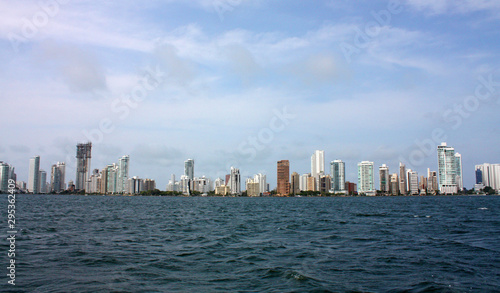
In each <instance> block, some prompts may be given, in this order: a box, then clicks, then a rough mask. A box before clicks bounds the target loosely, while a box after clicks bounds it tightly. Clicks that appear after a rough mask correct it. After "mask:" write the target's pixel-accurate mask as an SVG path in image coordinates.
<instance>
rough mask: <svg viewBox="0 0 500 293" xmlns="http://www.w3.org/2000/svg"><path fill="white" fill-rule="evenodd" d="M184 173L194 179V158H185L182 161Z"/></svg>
mask: <svg viewBox="0 0 500 293" xmlns="http://www.w3.org/2000/svg"><path fill="white" fill-rule="evenodd" d="M184 175H186V176H187V177H188V178H189V179H190V180H193V179H194V160H192V159H187V160H186V161H185V162H184Z"/></svg>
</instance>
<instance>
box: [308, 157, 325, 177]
mask: <svg viewBox="0 0 500 293" xmlns="http://www.w3.org/2000/svg"><path fill="white" fill-rule="evenodd" d="M322 174H325V151H318V150H317V151H315V152H314V154H313V155H312V156H311V175H312V177H314V178H319V175H322Z"/></svg>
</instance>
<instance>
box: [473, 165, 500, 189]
mask: <svg viewBox="0 0 500 293" xmlns="http://www.w3.org/2000/svg"><path fill="white" fill-rule="evenodd" d="M476 184H478V185H481V188H484V187H487V186H489V187H491V188H493V189H495V190H497V191H498V190H500V164H489V163H484V164H481V165H476Z"/></svg>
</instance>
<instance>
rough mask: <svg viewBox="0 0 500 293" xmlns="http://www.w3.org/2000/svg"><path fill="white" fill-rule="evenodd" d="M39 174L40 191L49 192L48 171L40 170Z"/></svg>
mask: <svg viewBox="0 0 500 293" xmlns="http://www.w3.org/2000/svg"><path fill="white" fill-rule="evenodd" d="M39 172H40V173H39V175H38V182H39V184H40V186H39V187H38V192H39V193H47V172H45V171H44V170H40V171H39Z"/></svg>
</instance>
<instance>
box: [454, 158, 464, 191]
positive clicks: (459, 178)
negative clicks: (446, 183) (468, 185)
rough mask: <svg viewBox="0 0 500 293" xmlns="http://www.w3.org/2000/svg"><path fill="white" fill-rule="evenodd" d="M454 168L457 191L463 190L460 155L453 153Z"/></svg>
mask: <svg viewBox="0 0 500 293" xmlns="http://www.w3.org/2000/svg"><path fill="white" fill-rule="evenodd" d="M455 166H456V168H457V188H458V190H463V189H464V181H463V177H462V176H463V175H462V155H461V154H459V153H455Z"/></svg>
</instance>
